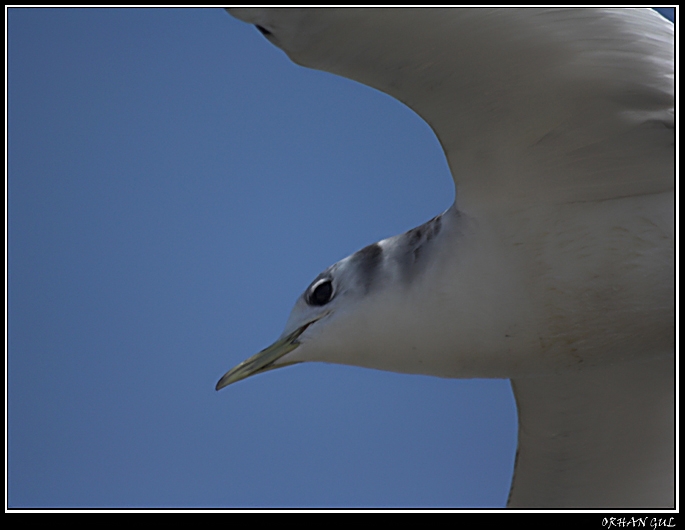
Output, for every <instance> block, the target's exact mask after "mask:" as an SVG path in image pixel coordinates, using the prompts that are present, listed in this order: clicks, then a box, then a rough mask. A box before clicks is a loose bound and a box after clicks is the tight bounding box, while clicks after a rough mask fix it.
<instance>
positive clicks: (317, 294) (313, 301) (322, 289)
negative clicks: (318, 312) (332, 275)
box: [307, 279, 333, 305]
mask: <svg viewBox="0 0 685 530" xmlns="http://www.w3.org/2000/svg"><path fill="white" fill-rule="evenodd" d="M332 297H333V282H331V280H329V279H323V280H319V281H318V282H317V283H315V284H314V285H312V287H311V289H310V291H309V296H307V303H308V304H309V305H326V304H327V303H328V302H330V301H331V298H332Z"/></svg>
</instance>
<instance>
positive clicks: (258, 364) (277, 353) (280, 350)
mask: <svg viewBox="0 0 685 530" xmlns="http://www.w3.org/2000/svg"><path fill="white" fill-rule="evenodd" d="M322 316H323V315H322ZM320 318H321V317H319V318H317V319H315V320H312V321H311V322H307V323H306V324H305V325H304V326H300V327H299V328H297V329H296V330H295V331H293V332H292V333H291V334H290V335H287V336H286V337H283V338H280V339H278V340H277V341H276V342H274V343H273V344H272V345H271V346H269V347H268V348H266V349H265V350H262V351H260V352H259V353H258V354H257V355H253V356H252V357H250V358H249V359H247V360H245V361H243V362H242V363H240V364H239V365H238V366H236V367H234V368H231V369H230V370H229V371H228V372H226V373H225V374H224V376H223V377H222V378H221V379H219V382H218V383H217V384H216V389H217V390H221V389H222V388H223V387H225V386H228V385H230V384H231V383H235V382H236V381H240V380H241V379H245V378H247V377H250V376H251V375H255V374H261V373H262V372H267V371H269V370H273V369H275V368H282V367H284V366H289V365H291V364H296V362H292V363H283V364H279V365H278V366H273V363H274V362H276V361H277V360H278V359H280V358H281V357H283V356H284V355H285V354H286V353H290V352H291V351H293V350H294V349H295V348H297V347H298V346H299V345H300V342H299V341H298V340H297V338H298V337H299V336H300V335H302V333H304V330H305V329H307V328H308V327H309V326H311V325H312V324H313V323H314V322H316V321H317V320H319V319H320Z"/></svg>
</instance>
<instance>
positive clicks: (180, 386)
mask: <svg viewBox="0 0 685 530" xmlns="http://www.w3.org/2000/svg"><path fill="white" fill-rule="evenodd" d="M669 11H671V13H672V10H669ZM7 29H8V38H7V61H8V114H7V116H8V223H9V230H8V247H7V248H8V268H9V275H8V312H7V314H8V317H7V319H8V344H7V349H8V355H7V365H8V372H7V373H8V386H7V409H8V415H7V442H8V444H7V467H6V470H7V489H6V492H7V503H8V506H9V507H11V508H31V507H74V508H76V507H78V508H87V507H93V508H95V507H100V508H107V507H190V508H192V507H255V508H258V507H501V506H504V504H505V502H506V498H507V494H508V490H509V484H510V481H511V476H512V472H513V464H514V454H515V450H516V412H515V404H514V400H513V396H512V393H511V389H510V385H509V382H508V381H506V380H456V379H451V380H450V379H439V378H433V377H427V376H411V375H398V374H392V373H386V372H379V371H374V370H366V369H361V368H354V367H346V366H335V365H325V364H306V365H297V366H293V367H289V368H284V369H280V370H276V371H273V372H269V373H266V374H262V375H259V376H256V377H254V378H250V379H248V380H246V381H242V382H240V383H237V384H235V385H233V386H230V387H228V388H226V389H224V390H222V391H221V392H218V393H217V392H216V391H215V390H214V385H215V384H216V382H217V380H218V379H219V378H220V377H221V376H222V375H223V374H224V373H225V372H226V371H227V370H228V369H229V368H231V367H233V366H234V365H235V364H237V363H239V362H240V361H242V360H243V359H245V358H247V357H249V356H251V355H253V354H254V353H256V352H257V351H259V350H261V349H262V348H264V347H266V346H268V345H269V344H270V343H271V342H272V341H273V340H274V339H276V338H277V337H278V336H279V335H280V333H281V331H282V329H283V325H284V324H285V321H286V319H287V317H288V314H289V312H290V309H291V307H292V305H293V303H294V301H295V299H296V298H297V297H298V296H299V295H300V293H301V292H302V291H303V290H304V289H305V288H306V287H307V285H308V284H309V283H310V282H311V280H312V279H313V278H315V277H316V275H317V274H318V273H319V272H320V271H321V270H323V269H324V268H325V267H327V266H328V265H330V264H331V263H334V262H336V261H338V260H339V259H341V258H343V257H345V256H346V255H348V254H350V253H352V252H354V251H355V250H358V249H359V248H361V247H363V246H365V245H367V244H369V243H372V242H374V241H377V240H379V239H383V238H385V237H388V236H392V235H395V234H398V233H401V232H404V231H406V230H408V229H410V228H412V227H414V226H416V225H419V224H421V223H423V222H425V221H427V220H428V219H430V218H431V217H433V216H434V215H436V214H437V213H439V212H441V211H443V210H445V209H446V208H448V207H449V206H450V205H451V203H452V201H453V197H454V192H453V184H452V180H451V177H450V174H449V170H448V167H447V163H446V160H445V158H444V156H443V154H442V151H441V149H440V146H439V144H438V141H437V139H436V138H435V136H434V135H433V133H432V131H431V130H430V129H429V127H428V125H426V124H425V123H424V122H423V121H422V120H421V119H420V118H419V117H418V116H417V115H415V114H414V113H413V112H412V111H410V110H409V109H408V108H406V107H404V106H403V105H402V104H400V103H399V102H397V101H396V100H394V99H392V98H390V97H389V96H386V95H385V94H382V93H380V92H377V91H375V90H373V89H370V88H368V87H366V86H363V85H360V84H357V83H355V82H353V81H349V80H347V79H343V78H338V77H335V76H332V75H330V74H326V73H321V72H316V71H312V70H307V69H304V68H301V67H298V66H296V65H294V64H293V63H291V62H290V61H289V60H288V59H287V58H286V56H285V54H283V52H281V51H280V50H278V49H277V48H275V47H274V46H272V45H271V44H270V43H269V42H268V41H267V40H266V39H264V37H262V35H261V34H260V33H259V32H258V31H257V30H256V29H254V28H253V27H251V26H249V25H247V24H245V23H242V22H239V21H238V20H235V19H233V18H231V17H230V16H229V15H228V14H227V13H225V12H224V11H223V10H221V9H199V10H174V9H171V10H169V9H134V10H130V9H114V10H112V9H57V10H48V9H16V8H13V9H9V10H8V11H7Z"/></svg>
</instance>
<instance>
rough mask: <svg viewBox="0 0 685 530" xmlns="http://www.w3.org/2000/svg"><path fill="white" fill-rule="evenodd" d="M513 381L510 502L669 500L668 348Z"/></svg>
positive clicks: (599, 504) (638, 503)
mask: <svg viewBox="0 0 685 530" xmlns="http://www.w3.org/2000/svg"><path fill="white" fill-rule="evenodd" d="M512 387H513V389H514V395H515V396H516V404H517V408H518V412H519V441H518V452H517V455H516V469H515V470H514V481H513V484H512V487H511V492H510V495H509V503H508V506H509V507H526V508H542V507H544V508H605V509H606V508H673V507H674V506H675V462H674V455H675V431H674V426H675V421H674V420H675V410H674V406H675V396H674V388H675V373H674V359H673V356H672V355H667V356H665V357H660V358H657V359H650V360H647V361H643V362H633V363H624V364H619V365H611V366H607V367H604V368H602V369H595V370H591V371H581V372H573V373H569V374H565V375H555V376H551V377H530V378H526V379H516V380H513V381H512Z"/></svg>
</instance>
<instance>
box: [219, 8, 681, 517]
mask: <svg viewBox="0 0 685 530" xmlns="http://www.w3.org/2000/svg"><path fill="white" fill-rule="evenodd" d="M230 13H231V14H232V15H234V16H236V17H237V18H239V19H241V20H244V21H246V22H250V23H253V24H255V25H257V27H258V29H259V30H260V31H261V32H262V33H263V34H264V35H265V36H266V37H267V38H268V39H269V40H270V41H271V42H272V43H274V44H275V45H277V46H278V47H280V48H281V49H283V50H284V51H285V52H286V53H287V54H288V56H289V57H290V58H291V59H292V60H293V61H295V62H296V63H298V64H302V65H304V66H308V67H311V68H316V69H319V70H324V71H328V72H332V73H335V74H338V75H342V76H344V77H348V78H351V79H354V80H356V81H359V82H361V83H364V84H366V85H369V86H371V87H374V88H376V89H378V90H381V91H383V92H386V93H387V94H389V95H391V96H393V97H395V98H397V99H398V100H400V101H402V102H404V103H405V104H406V105H408V106H409V107H410V108H412V109H413V110H414V111H416V112H417V113H418V114H419V115H420V116H421V117H422V118H423V119H424V120H426V122H428V124H429V125H430V126H431V127H432V128H433V130H434V132H435V133H436V135H437V137H438V139H439V140H440V143H441V144H442V147H443V149H444V151H445V155H446V156H447V159H448V161H449V165H450V169H451V172H452V176H453V178H454V181H455V185H456V186H457V200H456V202H457V206H458V209H459V210H462V211H466V212H467V213H475V214H477V215H481V216H482V215H487V213H488V211H493V212H494V211H498V212H500V213H501V212H502V211H505V212H506V211H508V210H516V209H520V208H525V207H526V206H528V205H540V204H543V205H544V204H547V205H554V204H561V203H570V202H576V201H601V200H605V199H614V198H619V197H629V196H637V195H646V194H656V193H661V192H664V191H669V190H672V189H673V188H674V131H673V128H674V112H673V25H672V24H671V23H670V22H668V21H667V20H665V19H663V18H662V17H661V16H660V15H659V14H657V13H656V12H654V11H651V10H643V9H525V10H517V9H266V10H265V9H231V10H230ZM673 382H674V368H673V357H672V356H669V355H666V356H663V357H658V358H649V359H646V360H641V361H634V362H632V363H628V362H626V363H621V364H619V365H612V366H608V367H604V368H597V369H596V370H588V371H578V372H575V373H565V374H561V375H555V376H545V377H542V376H541V377H530V378H522V379H520V378H519V379H515V380H513V381H512V385H513V388H514V394H515V396H516V400H517V405H518V410H519V449H518V455H517V464H516V475H515V479H514V482H513V485H512V490H511V494H510V499H509V506H512V507H514V506H528V507H531V506H546V507H566V506H582V507H589V506H602V507H605V508H606V507H609V506H615V507H621V506H630V507H636V506H638V507H639V506H645V507H654V506H673V504H674V495H673V476H674V415H673V406H674V405H673V392H674V390H673V388H674V385H673Z"/></svg>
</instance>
